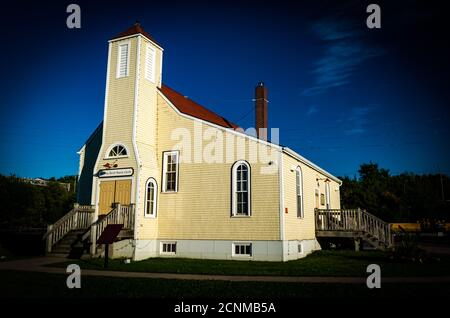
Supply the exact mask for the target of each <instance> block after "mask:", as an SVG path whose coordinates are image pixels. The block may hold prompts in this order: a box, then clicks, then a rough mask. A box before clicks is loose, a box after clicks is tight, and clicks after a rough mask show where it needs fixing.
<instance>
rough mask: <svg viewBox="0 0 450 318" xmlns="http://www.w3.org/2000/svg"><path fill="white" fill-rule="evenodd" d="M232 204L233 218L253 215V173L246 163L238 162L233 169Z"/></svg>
mask: <svg viewBox="0 0 450 318" xmlns="http://www.w3.org/2000/svg"><path fill="white" fill-rule="evenodd" d="M231 174H232V180H231V183H232V186H231V188H232V196H231V197H232V202H231V209H232V215H233V216H250V215H251V200H250V189H251V188H250V186H251V184H250V183H251V182H250V181H251V172H250V165H249V164H248V163H247V162H246V161H243V160H241V161H237V162H235V163H234V165H233V167H232V169H231Z"/></svg>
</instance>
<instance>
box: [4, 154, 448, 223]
mask: <svg viewBox="0 0 450 318" xmlns="http://www.w3.org/2000/svg"><path fill="white" fill-rule="evenodd" d="M340 179H341V180H342V181H343V184H342V186H341V207H342V208H357V207H360V208H362V209H365V210H367V211H368V212H370V213H372V214H374V215H376V216H378V217H380V218H381V219H383V220H385V221H391V222H395V221H409V222H415V221H417V220H423V219H439V220H441V219H445V220H447V221H449V220H450V188H449V186H450V182H449V181H450V178H449V177H448V176H447V175H442V174H424V175H418V174H414V173H402V174H399V175H391V174H390V173H389V170H387V169H383V168H379V167H378V164H376V163H364V164H362V165H361V166H360V168H359V170H358V176H357V177H353V178H350V177H341V178H340ZM75 181H76V176H65V177H61V178H59V179H56V178H51V179H50V181H49V182H48V185H47V186H36V185H32V184H30V183H27V182H24V180H23V179H21V178H18V177H16V176H14V175H13V176H3V175H0V228H3V229H4V228H20V227H26V228H30V227H45V226H46V225H47V224H51V223H54V222H55V221H56V220H58V219H59V218H60V217H62V216H63V215H64V214H66V213H67V212H69V211H70V210H71V209H72V207H73V203H74V202H75V200H76V195H75V192H74V191H67V190H66V189H64V187H61V185H60V184H59V183H58V182H65V183H70V184H71V189H74V185H75Z"/></svg>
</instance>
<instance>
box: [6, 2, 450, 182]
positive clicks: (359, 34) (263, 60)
mask: <svg viewBox="0 0 450 318" xmlns="http://www.w3.org/2000/svg"><path fill="white" fill-rule="evenodd" d="M72 2H73V1H72ZM69 3H71V2H67V3H66V2H64V1H60V2H55V3H53V2H47V3H40V4H33V3H32V2H28V1H22V2H21V1H18V2H16V3H15V5H13V6H11V7H9V8H7V9H6V10H5V12H4V16H5V18H4V19H2V21H1V22H0V23H2V24H4V25H2V28H1V30H2V31H1V32H2V39H3V40H2V50H1V53H0V54H1V67H2V70H4V71H3V72H2V73H3V76H2V79H1V81H2V86H1V87H2V94H1V110H2V116H1V118H0V127H1V131H0V133H1V135H0V147H1V149H2V156H1V157H0V173H2V174H11V173H14V174H17V175H20V176H27V177H37V176H42V177H50V176H62V175H68V174H76V173H77V170H78V155H77V154H76V152H77V150H79V149H80V148H81V146H82V145H83V143H84V141H85V140H86V139H87V138H88V137H89V135H90V133H91V132H92V131H93V130H94V129H95V128H96V127H97V125H98V124H99V123H100V121H101V120H102V117H103V101H104V89H105V73H106V59H107V40H108V39H109V38H111V37H112V36H114V35H115V34H117V33H119V32H121V31H123V30H125V29H126V28H128V27H129V26H131V25H132V24H133V23H134V21H135V20H139V21H140V22H141V24H142V26H143V27H144V28H145V30H146V31H147V32H149V33H150V34H152V35H153V37H154V38H155V39H157V40H158V42H160V43H161V45H162V46H163V47H164V49H165V51H164V65H163V82H164V83H166V84H167V85H169V86H170V87H173V88H174V89H176V90H178V91H180V92H182V93H183V94H185V95H188V96H189V97H190V98H192V99H193V100H195V101H197V102H199V103H200V104H203V105H205V106H207V107H208V108H210V109H212V110H213V111H215V112H217V113H219V114H221V115H222V116H224V117H226V118H227V119H229V120H230V121H233V122H237V123H238V124H239V125H241V126H243V127H244V128H247V127H251V126H253V125H254V115H253V112H252V108H253V102H252V98H253V94H254V87H255V85H256V84H257V83H258V82H259V81H264V82H265V84H266V86H267V87H268V89H269V101H270V103H269V126H270V127H277V128H280V139H281V144H283V145H286V146H289V147H290V148H292V149H294V150H296V151H297V152H299V153H300V154H302V155H303V156H305V157H306V158H308V159H310V160H312V161H314V162H315V163H317V164H318V165H320V166H321V167H323V168H324V169H326V170H328V171H330V172H331V173H333V174H335V175H338V176H343V175H348V176H353V175H355V174H357V170H358V167H359V165H360V164H361V163H363V162H369V161H373V162H376V163H378V164H379V165H380V166H382V167H384V168H387V169H389V170H390V171H391V172H392V173H394V174H397V173H401V172H404V171H411V172H416V173H431V172H438V171H443V172H445V173H450V160H449V159H450V150H449V147H448V140H449V137H450V136H449V135H450V132H449V128H448V127H449V125H448V122H449V117H450V116H449V110H448V108H449V105H448V101H449V94H450V93H449V91H448V87H447V86H448V82H449V79H450V78H449V77H450V75H449V74H450V72H449V71H450V67H449V62H448V56H450V54H449V53H450V50H449V40H448V36H444V35H443V34H442V32H443V30H444V21H445V17H444V16H443V13H444V11H445V10H443V9H442V8H439V2H436V3H434V4H426V3H425V2H420V1H418V2H414V1H413V2H408V5H407V6H406V5H404V3H402V2H401V1H400V2H396V4H390V3H384V2H378V3H379V4H380V5H381V8H382V28H381V29H380V30H369V29H368V28H367V27H366V26H365V19H366V17H367V14H366V13H365V8H366V6H367V4H368V3H369V2H364V1H345V2H344V3H342V2H339V3H338V2H336V3H334V2H333V1H324V2H321V1H308V2H299V3H295V4H291V3H284V4H283V3H279V2H270V1H259V2H256V1H255V2H251V1H249V2H228V3H222V4H215V5H211V4H208V3H207V2H205V3H201V2H187V1H185V2H165V3H164V4H163V3H161V2H153V3H152V2H141V1H129V2H127V5H126V7H125V8H124V6H123V2H116V1H109V2H101V1H99V2H95V3H89V2H85V1H78V2H77V3H78V4H80V6H81V12H82V28H81V29H80V30H69V29H67V28H66V26H65V19H66V16H67V14H66V13H65V9H66V6H67V5H68V4H69ZM263 4H264V5H263ZM25 7H26V8H27V10H24V9H23V8H25Z"/></svg>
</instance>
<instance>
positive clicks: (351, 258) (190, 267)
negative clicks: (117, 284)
mask: <svg viewBox="0 0 450 318" xmlns="http://www.w3.org/2000/svg"><path fill="white" fill-rule="evenodd" d="M71 263H77V264H79V265H80V267H81V268H82V269H83V268H84V269H99V270H102V269H103V259H93V260H73V261H69V262H65V263H61V264H57V265H55V264H52V265H50V266H61V267H65V266H67V264H71ZM368 264H378V265H380V266H381V274H382V275H383V276H443V275H450V256H445V257H443V256H441V257H440V258H439V259H437V258H430V259H428V260H427V261H426V262H424V263H418V262H416V263H414V262H407V261H405V262H400V261H394V260H391V259H390V258H389V257H388V255H387V254H385V253H382V252H374V251H364V252H354V251H317V252H314V253H313V254H311V255H309V256H307V257H305V258H303V259H299V260H295V261H290V262H285V263H282V262H252V261H224V260H198V259H181V258H151V259H148V260H144V261H139V262H132V263H130V264H124V262H123V260H110V261H109V268H108V269H109V270H117V271H133V272H155V273H183V274H217V275H273V276H367V273H366V268H367V265H368Z"/></svg>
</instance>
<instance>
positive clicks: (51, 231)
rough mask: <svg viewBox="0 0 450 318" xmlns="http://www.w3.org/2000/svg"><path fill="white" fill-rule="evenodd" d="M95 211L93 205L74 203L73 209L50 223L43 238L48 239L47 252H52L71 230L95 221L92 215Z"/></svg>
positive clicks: (81, 227)
mask: <svg viewBox="0 0 450 318" xmlns="http://www.w3.org/2000/svg"><path fill="white" fill-rule="evenodd" d="M94 211H95V209H94V207H93V206H90V205H88V206H80V205H78V204H74V207H73V209H72V210H70V211H69V212H68V213H67V214H65V215H64V216H63V217H61V218H60V219H59V220H58V221H56V222H55V223H54V224H51V225H48V226H47V232H46V233H45V234H44V236H43V239H45V240H46V250H47V252H51V250H52V247H53V246H54V245H55V244H56V243H58V242H59V241H60V240H61V239H62V238H63V237H64V236H65V235H66V234H67V233H69V232H70V231H73V230H81V229H86V228H88V227H89V225H91V223H92V221H93V220H92V216H93V213H94Z"/></svg>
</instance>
